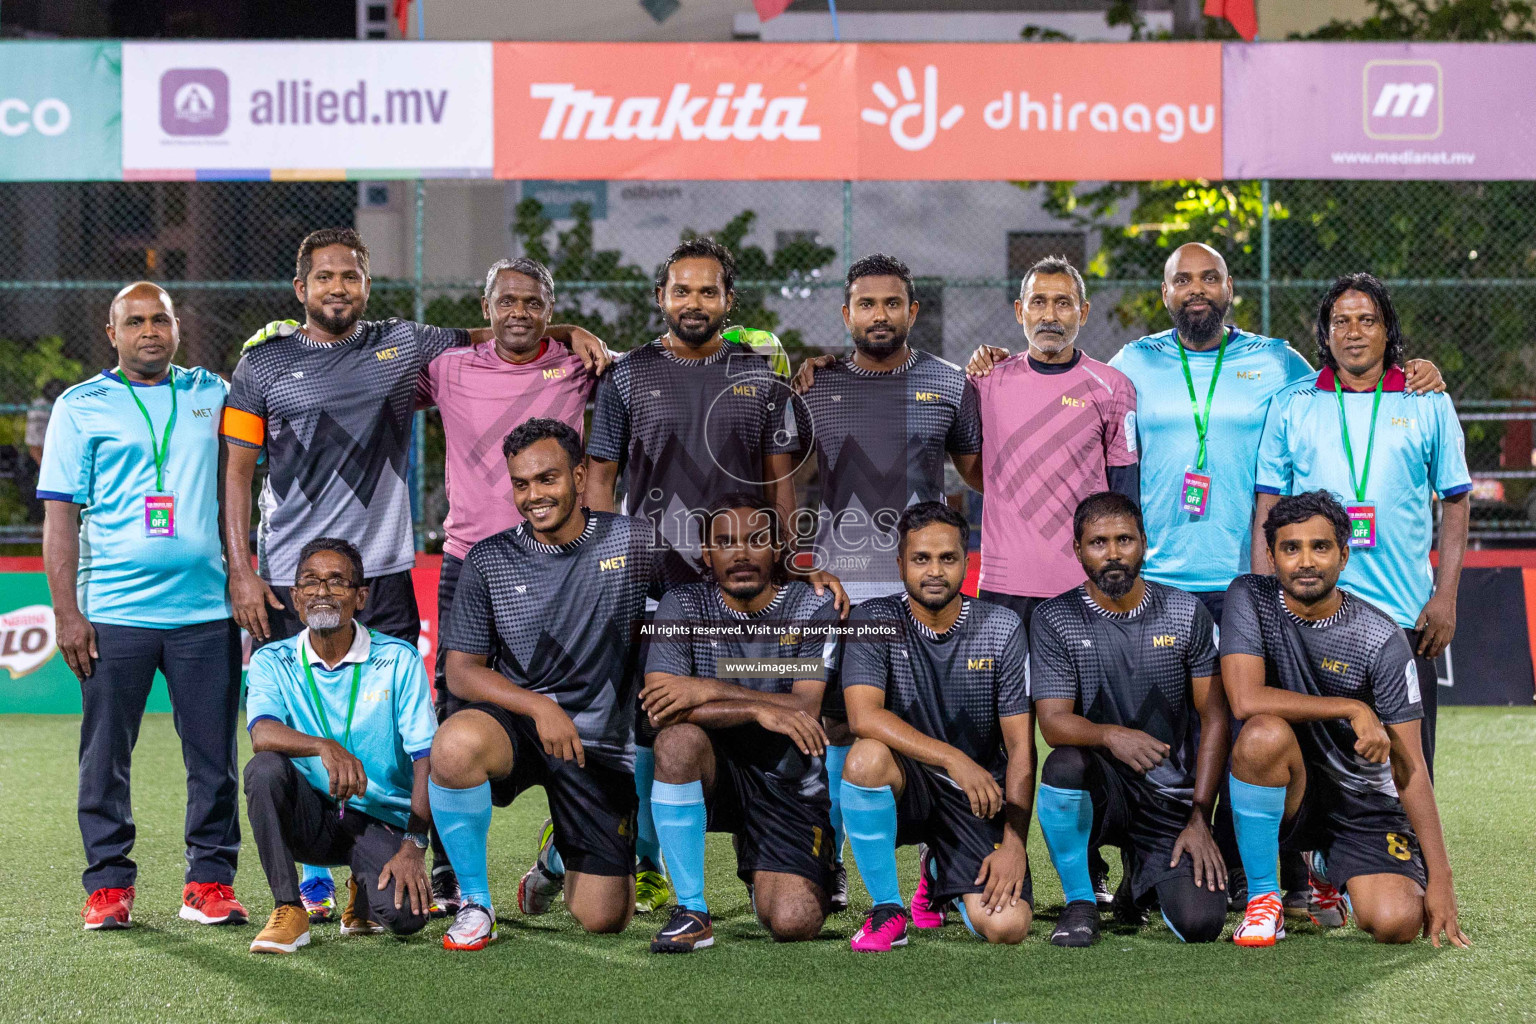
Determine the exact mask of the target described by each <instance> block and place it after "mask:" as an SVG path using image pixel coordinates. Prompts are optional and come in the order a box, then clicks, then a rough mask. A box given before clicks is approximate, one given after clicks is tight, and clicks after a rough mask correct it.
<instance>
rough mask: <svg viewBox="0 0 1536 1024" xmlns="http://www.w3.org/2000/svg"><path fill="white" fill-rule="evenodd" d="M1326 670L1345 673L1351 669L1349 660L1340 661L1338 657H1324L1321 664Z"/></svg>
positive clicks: (1338, 673) (1336, 673) (1335, 673)
mask: <svg viewBox="0 0 1536 1024" xmlns="http://www.w3.org/2000/svg"><path fill="white" fill-rule="evenodd" d="M1319 667H1320V668H1321V669H1322V670H1323V671H1324V672H1332V673H1333V674H1334V675H1339V676H1341V675H1343V674H1344V673H1345V672H1348V671H1349V662H1347V661H1340V660H1339V659H1338V658H1324V659H1323V660H1322V664H1321V665H1320V666H1319Z"/></svg>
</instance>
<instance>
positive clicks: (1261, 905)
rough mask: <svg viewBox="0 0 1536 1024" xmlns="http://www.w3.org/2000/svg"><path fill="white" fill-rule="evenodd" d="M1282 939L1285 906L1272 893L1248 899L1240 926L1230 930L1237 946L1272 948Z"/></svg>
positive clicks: (1283, 934) (1276, 895)
mask: <svg viewBox="0 0 1536 1024" xmlns="http://www.w3.org/2000/svg"><path fill="white" fill-rule="evenodd" d="M1283 938H1285V905H1284V904H1283V903H1281V902H1280V894H1279V893H1274V892H1267V893H1265V894H1264V895H1262V896H1255V897H1253V898H1252V899H1250V900H1249V901H1248V909H1247V911H1245V912H1244V914H1243V922H1242V924H1239V925H1238V926H1237V927H1236V928H1234V929H1233V930H1232V941H1233V942H1235V943H1237V944H1238V945H1239V946H1273V945H1274V944H1275V943H1276V942H1278V941H1280V940H1281V939H1283Z"/></svg>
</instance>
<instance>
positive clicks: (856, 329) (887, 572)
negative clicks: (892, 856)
mask: <svg viewBox="0 0 1536 1024" xmlns="http://www.w3.org/2000/svg"><path fill="white" fill-rule="evenodd" d="M917 314H918V303H917V300H916V298H915V297H914V294H913V289H912V272H911V271H910V270H908V269H907V265H906V264H905V263H903V262H901V261H900V260H898V259H895V258H894V257H891V256H887V255H885V254H884V253H875V254H873V255H870V256H865V257H864V258H862V259H860V260H856V261H855V262H854V264H853V265H852V266H851V267H849V268H848V277H847V282H846V284H845V285H844V289H843V324H844V325H845V326H846V327H847V328H848V333H849V335H850V336H851V337H852V339H853V348H854V351H853V352H852V354H850V355H846V356H842V357H833V356H816V357H813V358H811V359H807V360H806V361H805V363H804V365H802V366H801V368H800V373H799V375H798V377H797V378H796V381H795V387H796V388H797V389H798V390H801V391H802V392H803V394H802V397H801V400H800V401H799V402H797V403H796V406H795V408H796V412H797V413H798V414H799V415H800V417H801V420H800V427H799V430H798V433H799V435H800V437H801V439H802V440H803V441H804V443H805V444H807V445H808V446H810V447H811V448H813V449H814V450H815V452H816V463H817V468H818V479H819V480H820V486H821V507H820V509H818V510H816V511H815V512H814V513H812V512H811V511H810V510H809V509H806V510H803V511H801V512H798V513H797V515H800V516H808V515H814V516H815V517H816V519H815V526H816V529H815V536H816V539H815V542H814V547H813V549H812V550H813V554H814V559H815V563H816V564H817V565H819V566H821V567H822V568H825V569H827V570H829V571H831V572H833V573H836V574H837V577H838V579H840V580H841V581H842V583H843V587H844V588H845V589H846V590H847V591H848V597H849V599H850V600H851V601H854V602H859V601H868V600H870V599H872V598H876V597H884V596H886V595H888V594H899V593H901V590H902V583H901V572H900V563H899V562H898V561H897V559H896V557H895V554H896V520H897V519H898V518H900V516H901V513H902V511H903V510H904V509H906V508H907V506H909V505H912V504H915V503H917V502H920V501H939V502H942V501H944V499H945V486H944V477H945V472H944V471H945V468H946V465H945V464H946V462H953V464H954V467H955V470H956V471H957V472H958V473H959V475H960V477H961V478H962V479H964V480H970V481H974V482H976V483H979V482H980V479H981V412H980V409H979V408H978V405H977V400H976V388H975V386H974V385H970V384H968V383H967V382H966V378H965V371H964V370H962V369H960V367H958V366H955V365H954V364H953V363H948V362H945V361H944V360H943V359H940V358H939V357H938V356H935V355H933V354H931V353H928V352H923V351H921V350H918V349H914V348H911V347H910V346H909V345H908V344H907V336H908V334H909V332H910V331H911V329H912V326H913V324H914V323H915V322H916V320H917ZM799 532H804V531H799ZM827 698H828V699H827V702H826V707H825V708H824V710H823V716H822V724H823V725H824V726H825V727H826V730H827V737H828V741H829V744H830V745H829V746H828V748H827V775H828V778H829V781H830V785H831V791H832V827H833V828H834V829H836V830H837V836H836V840H835V841H836V845H837V856H838V864H839V868H838V885H839V889H840V896H835V897H834V898H835V899H840V902H841V904H842V906H846V905H847V874H846V872H845V871H843V870H842V845H843V844H842V836H843V821H842V807H841V805H840V804H841V793H840V790H841V785H840V783H841V780H842V774H843V763H844V761H846V759H847V757H848V748H849V745H850V744H852V743H853V734H852V733H851V732H849V731H848V716H847V713H846V712H845V711H844V709H843V701H842V691H841V688H840V687H831V688H830V689H829V691H828V694H827Z"/></svg>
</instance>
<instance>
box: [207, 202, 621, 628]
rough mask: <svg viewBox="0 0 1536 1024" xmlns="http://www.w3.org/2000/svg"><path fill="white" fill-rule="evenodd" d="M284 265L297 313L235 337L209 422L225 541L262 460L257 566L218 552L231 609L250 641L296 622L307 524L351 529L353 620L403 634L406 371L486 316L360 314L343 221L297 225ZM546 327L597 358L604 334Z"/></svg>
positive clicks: (409, 614)
mask: <svg viewBox="0 0 1536 1024" xmlns="http://www.w3.org/2000/svg"><path fill="white" fill-rule="evenodd" d="M294 274H295V276H294V280H293V289H294V294H295V295H296V296H297V297H298V299H299V301H300V302H302V303H303V304H304V323H303V325H302V326H300V325H299V324H298V323H296V322H294V321H292V320H285V321H276V322H274V323H271V324H268V325H267V327H266V328H264V329H263V330H262V331H260V332H258V333H257V334H256V335H255V336H253V337H252V338H251V339H250V341H248V342H246V345H245V350H244V351H243V353H242V354H241V356H240V362H239V363H238V364H237V365H236V366H235V372H234V375H233V378H232V382H231V385H230V399H229V401H227V402H226V403H225V406H224V414H223V420H222V423H221V427H220V433H221V435H222V436H223V438H224V441H225V448H226V454H227V455H228V459H227V463H226V466H225V469H224V490H223V519H224V535H225V541H226V544H227V546H228V550H230V551H232V552H241V551H245V550H247V548H248V540H247V538H248V534H249V532H250V526H251V481H252V479H253V478H254V476H255V472H256V465H257V461H258V459H259V457H260V456H261V455H262V454H263V453H265V455H266V464H267V476H266V479H265V481H264V482H263V483H262V488H261V499H260V511H261V522H260V524H259V526H258V529H257V551H256V557H257V566H256V569H255V570H254V571H253V570H252V569H251V567H250V564H249V562H247V561H246V560H245V559H244V558H232V559H231V560H230V566H229V570H230V583H229V589H230V600H231V603H232V604H233V606H234V614H235V621H236V622H238V623H239V624H240V626H241V628H243V629H245V630H246V631H247V632H249V633H250V634H251V638H252V640H254V641H255V642H256V644H257V645H258V646H259V645H260V644H263V643H266V642H267V641H268V640H283V639H286V638H288V637H290V636H293V635H295V634H296V633H298V631H299V630H300V629H301V628H302V625H303V624H302V623H300V622H299V619H298V614H297V612H295V611H294V605H293V596H292V593H291V588H292V586H293V580H294V574H295V572H296V571H297V569H298V564H299V551H300V549H301V548H303V546H304V545H305V544H306V543H308V542H309V540H311V539H312V538H314V537H322V536H324V537H352V538H355V539H356V540H357V543H358V547H359V548H360V550H361V552H362V556H363V571H364V573H365V574H366V578H367V584H368V595H369V601H368V607H367V608H366V609H365V610H364V612H363V615H362V618H361V622H362V623H363V625H365V626H369V627H371V628H373V629H377V630H379V631H380V632H383V633H387V634H389V635H391V636H395V637H399V638H400V639H402V640H405V641H407V642H409V643H415V642H416V640H417V636H418V634H419V632H420V630H421V616H420V614H419V613H418V610H417V607H416V594H415V591H414V590H413V589H412V586H411V567H412V565H413V564H414V562H415V558H416V554H415V547H414V543H413V536H412V530H411V500H410V489H409V486H408V484H407V466H408V463H409V461H410V445H411V414H412V412H413V410H414V401H415V389H416V382H417V377H418V375H419V374H420V372H421V371H422V369H424V368H425V367H426V366H427V364H428V363H430V362H431V361H432V360H433V359H434V358H436V357H437V356H438V355H440V354H442V353H443V352H444V351H445V350H446V349H449V348H451V347H453V346H456V345H468V344H471V343H474V342H481V341H489V340H490V338H491V329H490V328H489V327H482V328H477V329H475V330H460V329H457V328H446V327H429V326H427V325H426V324H418V323H412V322H410V321H406V320H394V319H391V320H364V319H363V314H364V313H365V312H366V311H367V308H368V293H369V288H370V286H371V284H372V278H371V277H370V276H369V274H368V247H367V246H366V245H364V244H363V240H362V238H361V237H359V236H358V234H357V232H356V231H354V230H352V229H351V228H327V229H324V230H321V231H315V232H311V233H310V234H309V235H307V236H306V237H305V238H304V240H303V242H301V243H300V244H299V254H298V259H297V262H296V266H295V271H294ZM548 333H549V334H551V335H552V336H557V337H558V338H559V340H561V341H563V342H567V343H569V344H571V345H572V347H573V349H574V350H575V351H576V352H577V354H579V355H581V356H582V359H583V362H589V363H591V364H592V369H593V370H594V372H601V370H602V369H603V367H605V366H606V365H607V362H608V360H609V354H608V352H607V350H606V348H604V347H603V345H602V343H601V342H600V341H598V340H597V339H596V338H594V337H592V336H591V335H590V334H587V333H586V332H585V331H582V330H580V329H577V328H570V327H553V328H550V329H549V331H548Z"/></svg>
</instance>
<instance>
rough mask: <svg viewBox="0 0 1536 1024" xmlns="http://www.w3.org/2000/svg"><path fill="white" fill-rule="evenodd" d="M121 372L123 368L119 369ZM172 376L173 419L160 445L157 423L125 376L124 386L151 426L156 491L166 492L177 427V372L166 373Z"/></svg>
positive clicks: (150, 442) (168, 422)
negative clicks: (166, 462)
mask: <svg viewBox="0 0 1536 1024" xmlns="http://www.w3.org/2000/svg"><path fill="white" fill-rule="evenodd" d="M118 369H119V370H121V369H122V368H121V367H119V368H118ZM166 372H167V373H169V374H170V382H171V384H170V386H171V418H170V419H168V420H166V421H165V434H164V435H163V436H162V437H161V439H160V443H159V444H156V443H155V421H154V420H152V419H150V418H149V410H148V409H146V408H144V403H143V402H141V401H140V400H139V396H138V394H137V392H135V391H134V389H133V384H132V383H131V382H130V381H129V380H128V377H127V376H126V375H123V377H122V381H123V385H124V386H125V387H127V388H128V394H129V395H130V396H131V397H132V398H133V404H134V405H136V406H138V407H139V412H141V413H143V414H144V422H145V423H147V424H149V448H150V451H152V452H154V453H155V490H157V491H163V490H165V460H166V459H168V458H170V457H171V431H172V430H173V429H175V427H176V371H175V369H171V370H168V371H166Z"/></svg>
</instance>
